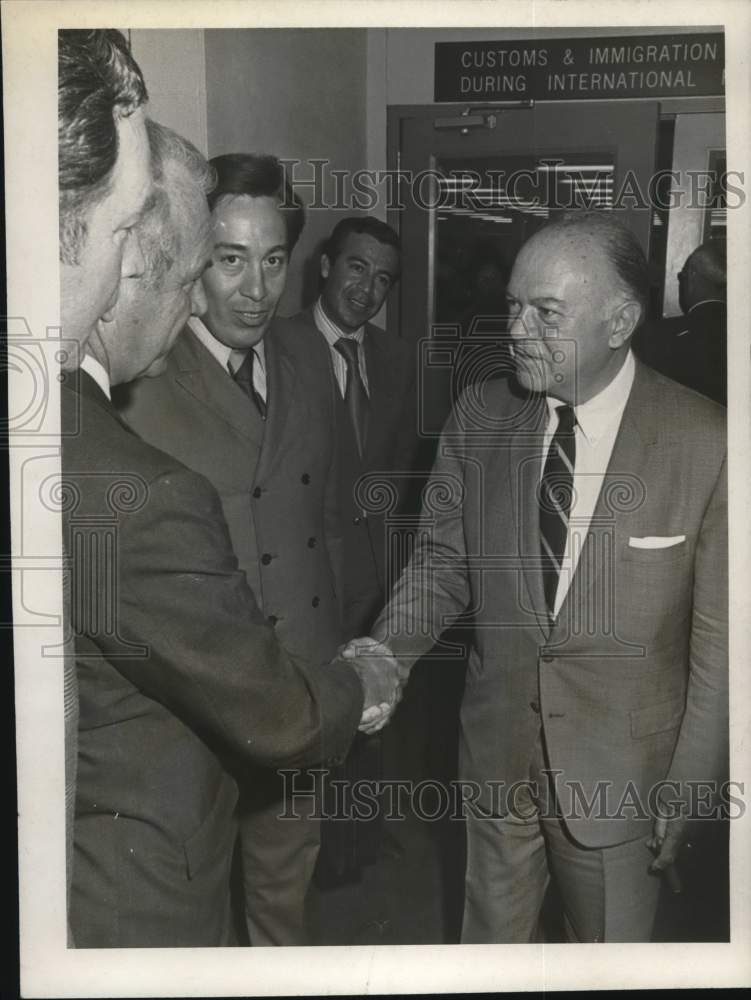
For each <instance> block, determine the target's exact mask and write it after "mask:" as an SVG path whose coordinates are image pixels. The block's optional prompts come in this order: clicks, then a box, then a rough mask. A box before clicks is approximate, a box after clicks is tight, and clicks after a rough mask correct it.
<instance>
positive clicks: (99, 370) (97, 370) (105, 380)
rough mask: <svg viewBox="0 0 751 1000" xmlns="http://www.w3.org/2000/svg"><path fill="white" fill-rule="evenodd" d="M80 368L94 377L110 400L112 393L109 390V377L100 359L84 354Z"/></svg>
mask: <svg viewBox="0 0 751 1000" xmlns="http://www.w3.org/2000/svg"><path fill="white" fill-rule="evenodd" d="M81 369H82V370H83V371H85V372H86V374H87V375H90V376H91V377H92V378H93V379H94V381H95V382H96V384H97V385H98V386H99V388H100V389H101V390H102V392H103V393H104V395H105V396H106V397H107V399H109V400H110V402H111V401H112V393H111V391H110V377H109V373H108V372H107V369H106V368H105V367H104V365H103V364H102V363H101V361H97V359H96V358H95V357H94V355H93V354H84V356H83V360H82V361H81Z"/></svg>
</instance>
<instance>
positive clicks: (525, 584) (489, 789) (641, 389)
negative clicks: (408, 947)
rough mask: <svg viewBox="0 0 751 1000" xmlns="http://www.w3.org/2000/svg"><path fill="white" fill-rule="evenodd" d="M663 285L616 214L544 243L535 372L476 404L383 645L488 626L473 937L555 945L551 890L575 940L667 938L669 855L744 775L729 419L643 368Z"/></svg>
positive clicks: (384, 621)
mask: <svg viewBox="0 0 751 1000" xmlns="http://www.w3.org/2000/svg"><path fill="white" fill-rule="evenodd" d="M647 290H648V280H647V265H646V260H645V258H644V254H643V252H642V250H641V247H640V246H639V243H638V241H637V240H636V238H635V237H634V236H633V235H632V234H631V233H630V232H629V231H628V230H627V229H626V228H625V227H623V226H622V225H621V224H620V223H618V222H617V221H616V220H615V219H614V218H613V217H612V216H611V215H609V214H602V215H600V214H596V213H595V214H593V213H583V214H581V215H578V216H573V217H571V218H565V219H563V220H562V221H560V222H556V223H553V224H551V225H549V226H547V227H545V228H543V229H542V230H541V231H540V232H538V233H537V234H536V235H534V236H533V237H532V238H531V239H530V240H528V241H527V243H526V244H525V245H524V246H523V247H522V249H521V250H520V252H519V254H518V256H517V258H516V262H515V264H514V267H513V271H512V274H511V278H510V280H509V284H508V290H507V299H508V304H509V315H510V318H511V326H510V333H511V337H512V342H513V343H512V348H513V355H514V359H515V364H516V381H515V383H511V384H509V383H508V382H507V381H506V380H503V381H500V380H499V381H496V382H489V383H488V384H487V385H486V386H484V387H483V392H482V393H479V394H477V393H475V394H474V395H473V396H472V395H471V394H469V393H468V394H466V395H465V396H463V397H462V398H461V399H460V400H459V402H458V403H457V405H456V406H455V408H454V412H453V413H452V415H451V416H450V418H449V420H448V423H447V425H446V427H445V430H444V434H443V437H442V440H441V443H440V445H439V449H438V457H437V460H436V463H435V466H434V469H433V473H432V479H431V483H430V484H429V486H428V488H427V490H426V493H425V498H426V499H425V507H424V522H423V525H422V529H421V534H420V544H419V546H418V547H417V549H416V551H415V554H414V556H413V558H412V560H411V562H410V564H409V566H408V568H407V569H406V570H405V572H404V574H403V575H402V577H401V579H400V580H399V582H398V583H397V585H396V587H395V588H394V591H393V593H392V595H391V598H390V602H389V605H388V607H387V608H386V609H385V610H384V612H383V614H382V615H381V616H380V618H379V620H378V622H377V623H376V625H375V627H374V629H373V630H372V635H373V637H375V638H376V639H378V640H380V641H382V642H383V643H385V644H386V645H387V646H389V647H390V648H391V650H392V651H393V652H394V653H395V654H396V655H397V656H398V657H400V658H403V666H404V667H406V668H409V667H410V666H411V665H412V664H413V663H414V662H415V661H416V660H417V659H418V658H419V657H420V656H421V655H423V654H424V653H426V652H427V651H428V650H429V649H430V648H431V647H432V646H433V645H434V644H435V643H436V642H438V641H439V640H440V636H441V634H442V632H443V631H444V630H445V629H446V628H447V627H449V626H450V625H451V624H452V623H456V622H457V621H458V622H459V627H462V626H463V627H464V628H466V629H467V641H468V644H469V648H470V657H469V669H468V673H467V683H466V689H465V693H464V698H463V703H462V709H461V742H460V777H461V779H463V780H464V781H466V782H468V783H469V784H468V787H469V788H470V791H471V794H470V796H469V798H468V799H467V801H466V804H465V815H466V828H467V867H466V877H465V885H466V895H465V909H464V924H463V929H462V940H463V941H464V942H466V943H513V942H517V943H523V942H528V941H531V940H534V939H535V936H536V933H537V923H538V917H539V913H540V908H541V904H542V900H543V896H544V893H545V889H546V885H547V883H548V881H549V879H550V878H551V877H552V878H553V879H555V881H556V882H557V885H558V889H559V893H560V896H561V899H562V903H563V909H564V917H565V925H566V931H567V934H568V937H569V939H570V940H574V941H648V940H649V939H650V935H651V930H652V924H653V920H654V915H655V910H656V906H657V895H658V887H659V880H658V879H657V878H654V877H651V876H650V863H651V866H652V869H653V870H654V871H657V872H659V871H660V870H663V869H665V868H667V867H669V866H670V865H671V864H672V862H673V861H674V860H675V856H676V852H677V849H678V846H679V844H680V841H681V838H682V836H683V835H684V831H685V820H686V817H687V816H688V815H690V814H691V812H692V810H695V809H696V808H697V807H698V809H699V810H701V808H702V805H703V804H704V803H699V802H698V799H697V797H696V796H693V797H692V785H693V784H694V783H695V782H699V783H700V784H701V783H702V782H710V783H714V784H713V785H709V786H703V787H705V789H706V788H707V787H714V788H715V789H717V788H718V787H719V782H721V781H722V780H723V778H724V777H725V772H726V768H727V547H726V546H727V521H726V517H727V492H726V479H725V455H726V448H725V420H724V412H723V411H722V409H721V408H720V407H718V406H717V405H716V404H714V403H712V402H710V401H709V400H706V399H703V398H701V397H700V396H698V395H697V394H695V393H693V392H691V391H689V390H687V389H685V388H683V387H682V386H680V385H678V384H676V383H674V382H671V381H669V380H668V379H666V378H664V377H662V376H661V375H658V374H656V373H655V372H653V371H651V370H650V369H648V368H646V367H645V366H643V365H641V364H639V363H638V362H635V360H634V357H633V355H632V353H631V350H630V346H629V344H630V338H631V336H632V334H633V332H634V329H635V328H636V327H637V326H638V324H639V321H640V319H641V316H642V314H643V310H644V308H645V305H646V299H647ZM434 498H435V500H436V502H432V500H433V499H434ZM355 645H356V644H355ZM650 849H651V850H652V852H653V854H654V855H655V856H656V857H654V858H652V857H651V856H650Z"/></svg>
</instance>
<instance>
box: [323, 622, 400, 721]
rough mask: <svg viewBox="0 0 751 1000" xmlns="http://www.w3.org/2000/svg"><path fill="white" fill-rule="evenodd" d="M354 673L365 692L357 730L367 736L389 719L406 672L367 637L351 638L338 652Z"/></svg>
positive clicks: (386, 651)
mask: <svg viewBox="0 0 751 1000" xmlns="http://www.w3.org/2000/svg"><path fill="white" fill-rule="evenodd" d="M339 655H340V656H341V657H343V658H344V659H346V660H348V661H349V662H350V665H351V666H352V668H353V669H354V670H355V671H356V672H357V675H358V677H359V678H360V680H361V681H362V685H363V688H364V691H365V708H364V711H363V713H362V717H361V719H360V725H359V726H358V729H359V731H360V732H361V733H366V734H367V735H368V736H370V735H371V734H373V733H377V732H378V731H379V730H380V729H383V727H384V726H385V725H386V723H387V722H388V721H389V719H390V718H391V716H392V714H393V711H394V709H395V708H396V706H397V704H398V703H399V701H400V700H401V696H402V693H401V687H402V682H403V681H406V678H407V676H408V671H407V670H406V669H405V668H403V667H400V666H399V664H398V663H397V661H396V660H395V659H394V656H393V655H392V653H391V650H390V649H389V648H388V646H384V645H383V644H382V643H379V642H376V640H375V639H371V638H370V637H367V636H365V637H363V638H361V639H352V640H351V641H350V642H349V643H347V645H346V646H344V647H343V648H342V649H341V650H340V654H339Z"/></svg>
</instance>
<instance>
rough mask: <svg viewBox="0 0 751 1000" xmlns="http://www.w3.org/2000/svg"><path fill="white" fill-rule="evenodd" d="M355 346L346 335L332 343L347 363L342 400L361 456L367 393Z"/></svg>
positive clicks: (365, 432)
mask: <svg viewBox="0 0 751 1000" xmlns="http://www.w3.org/2000/svg"><path fill="white" fill-rule="evenodd" d="M357 346H358V345H357V341H356V340H350V339H349V338H348V337H340V338H339V339H338V340H337V341H336V342H335V343H334V350H335V351H338V352H339V354H341V356H342V357H343V358H344V360H345V362H346V363H347V384H346V388H345V390H344V402H345V403H346V404H347V409H348V410H349V415H350V417H351V418H352V426H353V428H354V431H355V440H356V441H357V450H358V452H359V453H360V458H362V457H363V455H364V453H365V440H366V437H367V433H368V394H367V392H366V391H365V386H364V384H363V381H362V376H361V375H360V364H359V360H358V356H357Z"/></svg>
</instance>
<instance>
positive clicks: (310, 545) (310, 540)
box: [308, 538, 316, 549]
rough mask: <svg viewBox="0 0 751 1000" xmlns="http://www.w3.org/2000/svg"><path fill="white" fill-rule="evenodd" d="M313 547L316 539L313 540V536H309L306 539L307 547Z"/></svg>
mask: <svg viewBox="0 0 751 1000" xmlns="http://www.w3.org/2000/svg"><path fill="white" fill-rule="evenodd" d="M315 547H316V540H315V538H309V539H308V548H309V549H314V548H315Z"/></svg>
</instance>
